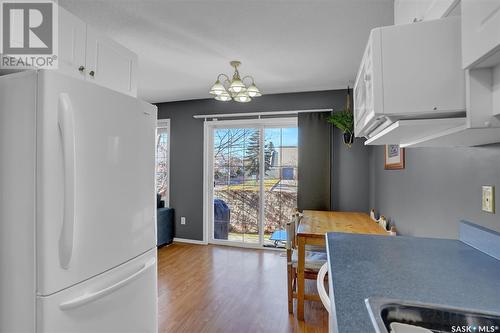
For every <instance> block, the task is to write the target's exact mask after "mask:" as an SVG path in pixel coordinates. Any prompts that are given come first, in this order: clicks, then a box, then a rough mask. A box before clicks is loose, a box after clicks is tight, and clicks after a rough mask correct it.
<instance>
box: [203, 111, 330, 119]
mask: <svg viewBox="0 0 500 333" xmlns="http://www.w3.org/2000/svg"><path fill="white" fill-rule="evenodd" d="M331 111H333V109H311V110H290V111H269V112H245V113H218V114H197V115H194V116H193V118H195V119H205V120H206V119H207V118H238V117H259V118H260V117H261V116H275V115H287V114H299V113H310V112H331Z"/></svg>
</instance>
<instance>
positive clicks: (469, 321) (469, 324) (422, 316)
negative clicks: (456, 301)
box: [365, 298, 500, 333]
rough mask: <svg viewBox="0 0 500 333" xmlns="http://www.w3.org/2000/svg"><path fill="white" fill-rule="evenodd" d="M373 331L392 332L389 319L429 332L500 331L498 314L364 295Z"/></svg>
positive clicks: (379, 332) (488, 332)
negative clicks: (366, 296)
mask: <svg viewBox="0 0 500 333" xmlns="http://www.w3.org/2000/svg"><path fill="white" fill-rule="evenodd" d="M365 303H366V307H367V308H368V312H369V313H370V318H371V320H372V323H373V326H374V328H375V331H376V332H378V333H388V332H391V328H390V325H391V323H394V322H397V323H403V324H409V325H414V326H420V327H422V328H426V329H428V330H430V331H432V332H472V333H479V332H485V333H493V332H497V333H500V314H498V313H486V312H482V311H476V310H469V309H460V308H452V307H446V306H443V305H435V304H424V303H419V302H409V301H403V300H395V299H387V298H367V299H366V300H365Z"/></svg>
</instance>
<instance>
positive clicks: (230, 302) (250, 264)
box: [158, 243, 328, 333]
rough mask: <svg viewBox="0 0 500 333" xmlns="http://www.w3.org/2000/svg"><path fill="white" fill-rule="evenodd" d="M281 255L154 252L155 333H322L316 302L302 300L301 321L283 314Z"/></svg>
mask: <svg viewBox="0 0 500 333" xmlns="http://www.w3.org/2000/svg"><path fill="white" fill-rule="evenodd" d="M282 253H283V252H279V251H270V250H252V249H242V248H235V247H228V246H215V245H208V246H207V245H191V244H180V243H174V244H173V245H170V246H168V247H163V248H161V249H159V250H158V296H159V299H158V312H159V320H158V323H159V332H162V333H163V332H169V333H170V332H220V333H226V332H227V333H240V332H241V333H245V332H248V333H258V332H272V333H278V332H327V331H328V313H327V312H326V310H325V309H324V308H323V305H322V304H321V303H319V302H307V301H306V306H305V321H304V322H298V321H297V320H296V319H295V317H294V316H291V315H289V314H288V309H287V293H286V257H283V256H282ZM308 283H309V285H308V286H307V287H308V289H309V290H313V289H314V287H315V286H314V281H308Z"/></svg>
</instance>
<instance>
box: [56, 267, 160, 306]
mask: <svg viewBox="0 0 500 333" xmlns="http://www.w3.org/2000/svg"><path fill="white" fill-rule="evenodd" d="M155 263H156V259H155V258H151V259H150V260H148V261H147V262H146V263H144V264H143V265H142V266H141V268H140V269H139V270H138V271H136V272H135V273H133V274H131V275H129V276H128V277H126V278H125V279H123V280H121V281H119V282H117V283H115V284H112V285H111V286H108V287H106V288H103V289H100V290H98V291H96V292H92V293H85V294H83V295H81V296H78V297H75V298H73V299H72V300H70V301H67V302H64V303H61V304H60V305H59V308H60V309H61V310H63V311H66V310H71V309H74V308H78V307H80V306H82V305H85V304H87V303H90V302H93V301H96V300H98V299H99V298H102V297H104V296H106V295H109V294H111V293H113V292H114V291H116V290H118V289H120V288H121V287H123V286H125V285H127V284H129V283H130V282H132V281H133V280H135V279H137V278H138V277H139V276H140V275H141V274H143V273H144V272H145V271H147V270H148V269H149V268H150V267H152V266H154V265H155Z"/></svg>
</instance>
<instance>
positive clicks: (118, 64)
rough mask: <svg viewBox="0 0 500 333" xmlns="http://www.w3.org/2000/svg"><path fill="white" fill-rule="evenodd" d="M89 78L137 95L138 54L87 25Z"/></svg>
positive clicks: (111, 87)
mask: <svg viewBox="0 0 500 333" xmlns="http://www.w3.org/2000/svg"><path fill="white" fill-rule="evenodd" d="M86 64H87V79H88V80H90V81H92V82H95V83H97V84H99V85H102V86H105V87H108V88H110V89H113V90H117V91H120V92H123V93H125V94H128V95H131V96H134V97H137V55H136V54H135V53H133V52H131V51H130V50H128V49H126V48H125V47H123V46H122V45H120V44H118V43H117V42H115V41H113V40H112V39H110V38H108V37H106V36H104V35H103V34H101V33H99V32H97V31H96V30H94V29H93V28H92V27H89V26H87V58H86Z"/></svg>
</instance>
